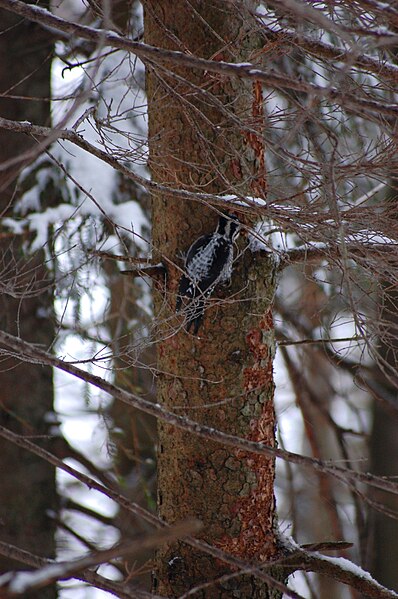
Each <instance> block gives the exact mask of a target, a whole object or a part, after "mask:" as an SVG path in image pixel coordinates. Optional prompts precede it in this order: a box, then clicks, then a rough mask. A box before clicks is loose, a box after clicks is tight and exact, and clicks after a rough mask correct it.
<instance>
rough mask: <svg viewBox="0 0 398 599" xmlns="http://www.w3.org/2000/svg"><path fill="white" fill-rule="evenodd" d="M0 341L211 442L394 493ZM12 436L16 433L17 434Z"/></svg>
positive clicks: (384, 484)
mask: <svg viewBox="0 0 398 599" xmlns="http://www.w3.org/2000/svg"><path fill="white" fill-rule="evenodd" d="M0 343H1V344H2V345H3V346H5V347H7V348H9V349H10V350H12V353H13V355H14V357H15V353H16V354H17V355H18V356H19V357H20V359H21V360H23V361H27V362H32V363H35V364H46V365H47V366H52V367H54V368H58V369H60V370H62V371H64V372H67V373H69V374H71V375H72V376H75V377H77V378H79V379H80V380H83V381H86V382H88V383H90V384H92V385H94V386H95V387H97V388H98V389H101V390H103V391H105V392H106V393H109V395H111V396H112V397H114V398H115V399H117V400H119V401H122V402H123V403H126V404H127V405H129V406H131V407H134V408H136V409H138V410H141V411H143V412H145V413H147V414H150V415H151V416H154V417H155V418H159V419H160V420H162V421H164V422H167V423H168V424H170V425H172V426H176V427H178V428H181V429H184V430H187V431H189V432H191V433H193V434H195V435H198V436H200V437H204V438H206V439H210V440H212V441H214V442H217V443H221V444H222V445H226V446H229V447H233V448H235V449H241V450H242V451H247V452H250V453H255V454H260V455H265V456H267V457H276V458H280V459H283V460H286V461H288V462H292V463H294V464H298V465H300V466H309V467H311V468H313V469H314V470H316V471H320V472H324V473H328V474H330V475H332V476H334V477H335V478H337V479H338V480H340V481H344V482H346V483H347V481H350V483H353V482H356V483H363V484H366V485H369V486H371V487H375V488H378V489H382V490H384V491H388V492H390V493H392V494H394V495H398V484H397V483H394V482H391V481H389V480H388V479H386V478H383V477H378V476H373V475H372V474H369V473H364V472H356V471H354V470H350V469H348V468H342V467H341V466H335V465H333V464H327V463H325V462H323V461H321V460H317V459H314V458H310V457H307V456H302V455H300V454H296V453H293V452H289V451H283V450H281V449H278V448H275V447H268V446H267V445H264V444H262V443H259V442H255V441H248V440H247V439H244V438H242V437H237V436H235V435H230V434H228V433H224V432H221V431H219V430H217V429H214V428H211V427H209V426H205V425H202V424H199V423H198V422H196V421H194V420H191V419H190V418H187V417H184V416H179V415H177V414H173V413H172V412H169V411H168V410H166V409H165V408H163V407H162V406H161V405H159V404H156V403H152V402H151V401H148V400H146V399H143V398H142V397H139V396H138V395H135V394H134V393H131V392H128V391H125V390H124V389H121V388H120V387H117V386H116V385H113V384H112V383H110V382H108V381H106V380H104V379H102V378H101V377H99V376H96V375H94V374H92V373H90V372H85V371H84V370H81V369H80V368H77V367H76V366H75V365H74V364H71V363H69V362H66V361H64V360H61V359H60V358H57V357H55V356H53V355H51V354H49V353H47V352H46V351H44V350H42V349H39V348H38V347H36V346H35V345H33V344H31V343H28V342H26V341H23V340H22V339H19V338H18V337H14V336H13V335H10V334H9V333H6V332H4V331H0ZM4 351H5V350H4V349H3V352H4ZM14 352H15V353H14ZM11 434H12V433H11ZM9 435H10V431H7V429H4V427H0V436H4V437H5V438H8V436H9ZM14 437H15V435H14ZM16 437H18V435H17V436H16ZM21 438H22V437H21Z"/></svg>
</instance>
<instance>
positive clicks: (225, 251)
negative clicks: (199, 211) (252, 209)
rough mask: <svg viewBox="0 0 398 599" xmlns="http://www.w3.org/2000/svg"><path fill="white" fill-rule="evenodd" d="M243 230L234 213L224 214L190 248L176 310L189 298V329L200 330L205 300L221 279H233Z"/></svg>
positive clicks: (186, 312) (187, 303)
mask: <svg viewBox="0 0 398 599" xmlns="http://www.w3.org/2000/svg"><path fill="white" fill-rule="evenodd" d="M239 233H240V221H239V219H238V218H237V217H236V216H235V215H233V214H225V215H222V216H220V218H219V221H218V225H217V229H216V230H215V231H214V232H213V233H210V234H209V235H203V236H202V237H199V238H198V239H197V240H196V241H194V243H193V244H192V245H191V247H190V248H189V250H188V252H187V255H186V259H185V267H184V274H183V275H182V277H181V279H180V284H179V288H178V297H177V302H176V312H179V311H180V310H181V306H182V302H183V299H184V298H185V299H186V302H185V306H184V313H185V316H186V329H187V331H189V329H190V328H191V326H192V325H194V328H193V333H194V335H196V334H197V332H198V330H199V327H200V325H201V322H202V319H203V313H204V309H205V302H206V300H207V299H208V297H209V296H210V295H211V294H212V292H213V290H214V288H215V287H216V285H218V284H219V283H225V282H226V281H229V280H230V279H231V275H232V263H233V256H234V242H235V240H236V239H237V237H238V235H239Z"/></svg>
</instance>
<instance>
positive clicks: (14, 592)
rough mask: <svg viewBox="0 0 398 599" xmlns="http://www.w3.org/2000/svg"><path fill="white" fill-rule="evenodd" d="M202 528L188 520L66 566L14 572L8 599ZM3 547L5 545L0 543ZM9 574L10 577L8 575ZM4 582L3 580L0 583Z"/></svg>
mask: <svg viewBox="0 0 398 599" xmlns="http://www.w3.org/2000/svg"><path fill="white" fill-rule="evenodd" d="M201 528H202V524H201V523H200V522H199V521H198V520H190V521H189V520H187V521H185V522H180V523H177V524H173V525H172V526H168V527H167V528H160V529H158V530H155V531H152V532H150V533H147V534H142V535H139V536H137V538H135V539H131V540H129V541H126V542H124V543H120V544H118V545H116V546H115V547H112V548H111V549H106V550H104V551H97V552H95V553H92V554H90V555H86V556H84V557H80V558H77V559H74V560H70V561H65V562H53V563H51V564H49V565H46V566H45V567H44V568H40V569H39V570H37V571H36V572H14V573H11V576H10V575H8V576H7V581H6V588H7V591H8V595H9V597H18V596H24V595H25V593H28V592H32V591H35V590H37V589H41V588H43V587H45V586H47V585H49V584H52V583H54V582H56V581H57V580H65V579H68V578H74V577H75V575H76V574H78V573H79V572H82V571H85V570H86V569H89V568H93V567H94V566H99V565H100V564H103V563H105V562H110V561H111V560H112V559H116V558H119V557H124V556H127V555H133V554H135V553H139V552H140V551H142V549H153V548H155V547H159V546H160V545H163V544H164V543H168V542H172V541H176V540H179V539H183V538H185V537H187V536H189V535H191V534H194V533H197V532H199V531H200V529H201ZM1 545H4V544H3V543H0V548H1ZM9 574H10V573H9ZM0 582H1V580H0Z"/></svg>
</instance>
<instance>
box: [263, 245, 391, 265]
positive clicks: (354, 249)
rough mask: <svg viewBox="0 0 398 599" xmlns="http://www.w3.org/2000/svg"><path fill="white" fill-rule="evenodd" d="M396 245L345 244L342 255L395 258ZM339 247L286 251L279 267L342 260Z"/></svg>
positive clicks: (323, 246) (329, 246)
mask: <svg viewBox="0 0 398 599" xmlns="http://www.w3.org/2000/svg"><path fill="white" fill-rule="evenodd" d="M397 250H398V243H364V244H363V245H360V244H359V243H345V244H344V253H347V254H349V256H348V257H349V258H355V257H358V258H359V257H362V258H363V257H366V256H369V255H373V254H374V255H379V256H380V254H385V255H387V256H395V257H396V256H397ZM260 253H261V254H264V255H265V256H268V257H269V254H270V253H269V251H266V250H260ZM342 257H343V256H342V251H341V246H340V245H331V244H322V246H316V247H311V246H309V247H299V248H292V249H290V250H286V251H284V252H283V253H282V256H281V259H280V267H281V268H284V267H286V266H289V264H296V263H302V262H319V260H327V259H330V258H342Z"/></svg>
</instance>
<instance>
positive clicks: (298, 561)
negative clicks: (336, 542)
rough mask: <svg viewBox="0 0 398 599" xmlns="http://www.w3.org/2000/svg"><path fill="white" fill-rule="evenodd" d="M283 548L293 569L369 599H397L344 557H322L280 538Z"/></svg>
mask: <svg viewBox="0 0 398 599" xmlns="http://www.w3.org/2000/svg"><path fill="white" fill-rule="evenodd" d="M281 542H282V543H283V546H284V548H285V549H286V550H287V551H289V552H290V553H291V555H290V557H289V558H287V560H286V561H287V563H289V564H291V565H292V566H293V567H294V569H297V570H305V571H306V572H317V573H319V574H324V575H325V576H328V577H329V578H333V579H334V580H337V581H338V582H342V583H343V584H346V585H349V586H350V587H352V588H354V589H357V590H358V591H359V592H360V593H361V594H363V595H366V597H368V598H369V599H371V598H374V599H398V594H397V593H395V592H394V591H392V590H390V589H387V588H386V587H384V586H382V585H381V584H379V583H378V582H377V581H376V580H375V579H374V578H373V577H372V576H371V575H370V574H369V572H367V571H366V570H363V569H362V568H360V567H359V566H357V565H356V564H354V563H353V562H351V561H350V560H348V559H346V558H344V557H331V556H327V555H322V554H321V553H319V552H318V551H310V550H308V549H306V548H305V547H302V546H300V545H298V544H297V543H296V542H295V541H294V540H293V539H292V538H285V537H281Z"/></svg>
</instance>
